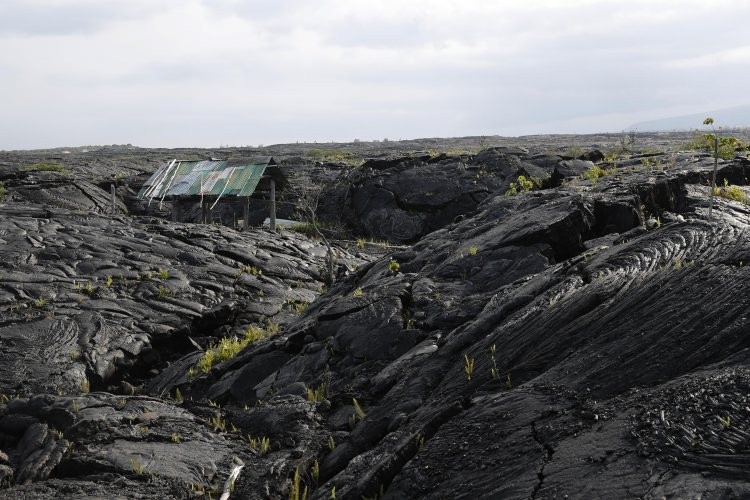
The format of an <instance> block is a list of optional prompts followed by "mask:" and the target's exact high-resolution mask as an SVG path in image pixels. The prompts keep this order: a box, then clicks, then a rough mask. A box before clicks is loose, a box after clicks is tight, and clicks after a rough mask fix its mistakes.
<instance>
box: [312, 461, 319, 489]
mask: <svg viewBox="0 0 750 500" xmlns="http://www.w3.org/2000/svg"><path fill="white" fill-rule="evenodd" d="M312 478H313V481H315V484H318V481H319V480H320V464H319V463H318V461H317V460H316V461H315V462H313V466H312Z"/></svg>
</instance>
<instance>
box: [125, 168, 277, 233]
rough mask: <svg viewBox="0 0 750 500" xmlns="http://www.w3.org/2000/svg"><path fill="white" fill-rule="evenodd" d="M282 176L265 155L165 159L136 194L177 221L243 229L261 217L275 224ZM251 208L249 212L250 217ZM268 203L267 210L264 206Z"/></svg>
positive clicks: (272, 226)
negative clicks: (166, 208) (164, 207)
mask: <svg viewBox="0 0 750 500" xmlns="http://www.w3.org/2000/svg"><path fill="white" fill-rule="evenodd" d="M286 184H287V180H286V177H285V176H284V174H283V173H282V172H281V169H280V168H279V166H278V165H277V164H276V162H275V161H274V159H273V158H271V157H270V156H265V157H260V158H251V159H230V160H213V159H212V160H205V161H186V160H177V159H174V160H170V161H168V162H166V163H165V164H163V165H162V166H160V167H159V168H158V169H157V170H156V172H154V174H153V175H152V176H151V177H150V178H149V179H148V180H147V181H146V183H145V184H144V185H143V187H142V188H141V190H140V191H139V192H138V198H140V199H141V200H144V201H147V202H148V205H149V206H150V205H151V204H153V203H158V204H159V207H161V206H162V205H163V204H164V202H167V203H169V204H171V208H172V220H173V221H176V222H178V221H179V222H201V223H204V224H210V223H213V222H221V223H222V224H225V225H231V226H235V227H236V226H240V227H243V228H247V227H248V226H249V225H255V224H253V216H254V218H255V219H256V220H255V223H261V222H262V221H263V219H264V218H265V217H266V213H267V214H268V217H269V218H270V220H271V229H272V230H273V229H275V226H276V191H277V190H283V189H284V187H285V186H286ZM251 204H252V205H254V210H253V211H252V213H251ZM266 204H267V208H266Z"/></svg>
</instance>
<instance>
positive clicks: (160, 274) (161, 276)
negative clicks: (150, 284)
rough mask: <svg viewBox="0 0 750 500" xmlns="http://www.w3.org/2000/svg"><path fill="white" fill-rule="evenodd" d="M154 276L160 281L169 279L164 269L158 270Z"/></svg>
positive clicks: (167, 272)
mask: <svg viewBox="0 0 750 500" xmlns="http://www.w3.org/2000/svg"><path fill="white" fill-rule="evenodd" d="M156 276H157V277H158V278H159V279H160V280H165V279H168V278H169V271H167V270H166V269H159V270H158V271H157V273H156Z"/></svg>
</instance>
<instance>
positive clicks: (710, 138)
mask: <svg viewBox="0 0 750 500" xmlns="http://www.w3.org/2000/svg"><path fill="white" fill-rule="evenodd" d="M707 125H710V123H708V124H707ZM685 147H686V149H693V150H699V151H706V152H709V153H713V151H714V134H713V133H707V134H701V133H697V134H696V135H695V137H694V138H693V141H692V142H690V143H688V144H687V145H686V146H685ZM746 149H748V144H746V143H744V142H742V141H741V140H739V139H737V138H736V137H732V136H726V137H719V158H721V159H723V160H731V159H732V158H734V155H735V153H737V151H743V150H746Z"/></svg>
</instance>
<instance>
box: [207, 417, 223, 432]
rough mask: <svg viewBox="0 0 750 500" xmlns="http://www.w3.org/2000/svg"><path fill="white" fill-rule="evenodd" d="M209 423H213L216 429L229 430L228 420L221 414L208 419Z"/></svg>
mask: <svg viewBox="0 0 750 500" xmlns="http://www.w3.org/2000/svg"><path fill="white" fill-rule="evenodd" d="M208 423H209V424H211V427H213V428H214V431H221V432H224V431H226V430H227V421H226V420H225V419H223V418H221V415H214V416H213V417H211V418H210V419H209V420H208Z"/></svg>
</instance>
